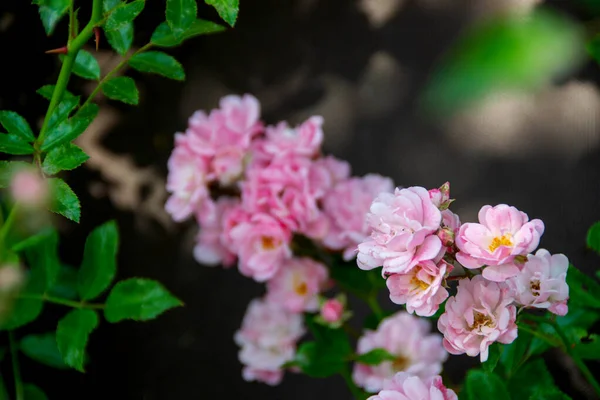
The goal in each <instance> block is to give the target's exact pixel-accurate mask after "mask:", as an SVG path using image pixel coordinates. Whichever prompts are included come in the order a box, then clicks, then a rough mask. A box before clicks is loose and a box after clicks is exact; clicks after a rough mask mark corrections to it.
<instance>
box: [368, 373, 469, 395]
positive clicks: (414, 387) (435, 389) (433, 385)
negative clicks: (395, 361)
mask: <svg viewBox="0 0 600 400" xmlns="http://www.w3.org/2000/svg"><path fill="white" fill-rule="evenodd" d="M367 400H458V396H456V393H454V391H453V390H451V389H448V388H446V387H445V386H444V384H443V383H442V378H441V377H440V376H433V377H431V378H427V379H421V378H420V377H418V376H412V375H411V374H408V373H406V372H398V373H397V374H396V375H394V378H393V379H391V380H389V381H387V382H386V383H385V384H384V389H383V390H382V391H381V392H379V393H378V394H377V395H375V396H371V397H369V398H368V399H367Z"/></svg>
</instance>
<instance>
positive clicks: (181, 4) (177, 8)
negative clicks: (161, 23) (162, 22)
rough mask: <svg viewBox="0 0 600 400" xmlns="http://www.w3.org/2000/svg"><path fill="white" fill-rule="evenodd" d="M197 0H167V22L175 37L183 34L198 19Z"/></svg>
mask: <svg viewBox="0 0 600 400" xmlns="http://www.w3.org/2000/svg"><path fill="white" fill-rule="evenodd" d="M197 7H198V6H197V5H196V0H167V11H166V13H165V14H166V17H167V23H168V24H169V27H170V28H171V31H172V32H173V35H175V37H178V38H179V37H181V36H183V33H184V32H185V31H186V30H188V28H189V27H190V26H192V23H193V22H194V21H195V20H196V15H197V13H198V8H197Z"/></svg>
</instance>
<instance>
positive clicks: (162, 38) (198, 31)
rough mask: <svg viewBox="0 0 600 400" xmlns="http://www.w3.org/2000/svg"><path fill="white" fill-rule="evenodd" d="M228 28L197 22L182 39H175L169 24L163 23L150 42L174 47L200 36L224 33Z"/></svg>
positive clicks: (206, 22)
mask: <svg viewBox="0 0 600 400" xmlns="http://www.w3.org/2000/svg"><path fill="white" fill-rule="evenodd" d="M225 29H226V28H225V27H224V26H222V25H219V24H215V23H214V22H211V21H206V20H203V19H197V20H195V21H194V22H193V23H192V25H191V26H190V27H189V28H188V29H187V30H186V31H185V32H183V33H182V34H181V36H180V37H175V35H174V34H173V31H171V28H170V27H169V24H167V23H166V22H163V23H162V24H160V25H159V26H158V28H156V30H155V31H154V33H153V34H152V39H150V42H151V43H152V44H154V45H155V46H160V47H174V46H178V45H180V44H181V43H183V41H184V40H186V39H190V38H193V37H195V36H200V35H209V34H211V33H218V32H223V31H224V30H225Z"/></svg>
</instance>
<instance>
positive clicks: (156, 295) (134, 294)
mask: <svg viewBox="0 0 600 400" xmlns="http://www.w3.org/2000/svg"><path fill="white" fill-rule="evenodd" d="M181 305H182V303H181V301H179V300H178V299H177V298H176V297H174V296H173V295H172V294H171V293H169V292H168V291H167V289H165V288H164V287H163V286H162V285H161V284H160V283H159V282H156V281H153V280H151V279H142V278H132V279H127V280H124V281H121V282H119V283H117V284H116V285H115V287H114V288H113V289H112V291H111V292H110V294H109V295H108V299H107V300H106V306H105V308H104V317H105V318H106V320H107V321H108V322H112V323H114V322H119V321H122V320H124V319H132V320H134V321H146V320H149V319H154V318H156V317H157V316H159V315H160V314H162V313H163V312H165V311H167V310H168V309H170V308H173V307H179V306H181Z"/></svg>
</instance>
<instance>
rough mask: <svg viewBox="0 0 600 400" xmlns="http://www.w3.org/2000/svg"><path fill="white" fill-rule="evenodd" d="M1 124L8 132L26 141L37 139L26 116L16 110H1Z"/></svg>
mask: <svg viewBox="0 0 600 400" xmlns="http://www.w3.org/2000/svg"><path fill="white" fill-rule="evenodd" d="M0 124H2V126H3V127H4V129H6V131H7V132H8V133H12V134H15V135H17V136H19V137H20V138H21V139H23V140H25V141H28V142H33V141H34V140H35V136H33V131H32V130H31V127H30V126H29V124H28V123H27V121H25V118H23V117H21V116H20V115H19V114H17V113H16V112H14V111H0Z"/></svg>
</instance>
